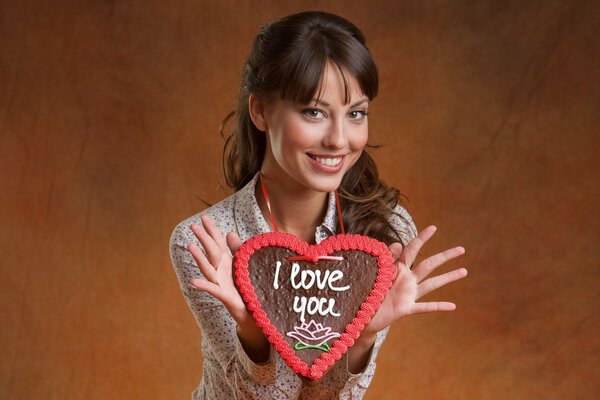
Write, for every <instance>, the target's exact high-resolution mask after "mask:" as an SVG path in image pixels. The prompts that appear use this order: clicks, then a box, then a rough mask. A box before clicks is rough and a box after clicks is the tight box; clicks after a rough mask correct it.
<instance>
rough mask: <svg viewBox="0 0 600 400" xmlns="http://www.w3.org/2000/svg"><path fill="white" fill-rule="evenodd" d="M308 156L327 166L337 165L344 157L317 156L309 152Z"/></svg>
mask: <svg viewBox="0 0 600 400" xmlns="http://www.w3.org/2000/svg"><path fill="white" fill-rule="evenodd" d="M309 156H310V158H312V159H313V160H315V161H317V162H318V163H319V164H321V165H325V166H327V167H337V166H338V165H339V163H340V162H342V159H343V158H344V157H319V156H315V155H312V154H309Z"/></svg>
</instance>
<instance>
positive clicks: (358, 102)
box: [312, 97, 369, 108]
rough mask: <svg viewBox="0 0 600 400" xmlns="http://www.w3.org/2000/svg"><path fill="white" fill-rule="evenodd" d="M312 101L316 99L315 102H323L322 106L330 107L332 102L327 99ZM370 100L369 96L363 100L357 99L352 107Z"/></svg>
mask: <svg viewBox="0 0 600 400" xmlns="http://www.w3.org/2000/svg"><path fill="white" fill-rule="evenodd" d="M312 101H314V102H315V103H317V104H321V105H322V106H325V107H329V106H330V104H329V103H328V102H326V101H323V100H317V99H312ZM368 101H369V99H368V98H367V97H365V98H363V99H362V100H359V101H357V102H356V103H354V104H352V105H350V108H352V107H356V106H359V105H361V104H362V103H365V102H368Z"/></svg>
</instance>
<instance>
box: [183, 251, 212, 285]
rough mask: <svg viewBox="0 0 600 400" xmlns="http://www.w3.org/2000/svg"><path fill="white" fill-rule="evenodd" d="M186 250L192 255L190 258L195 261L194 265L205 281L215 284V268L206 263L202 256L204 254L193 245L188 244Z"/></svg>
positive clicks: (206, 260)
mask: <svg viewBox="0 0 600 400" xmlns="http://www.w3.org/2000/svg"><path fill="white" fill-rule="evenodd" d="M187 249H188V251H189V252H190V253H192V257H194V260H196V264H197V265H198V268H199V269H200V272H201V273H202V275H204V277H206V279H208V280H209V281H211V282H215V281H216V279H217V271H216V270H215V267H214V266H213V265H212V264H211V263H210V262H209V261H208V259H207V258H206V256H205V255H204V252H203V251H202V250H200V248H199V247H198V246H196V245H195V244H194V243H189V244H188V246H187Z"/></svg>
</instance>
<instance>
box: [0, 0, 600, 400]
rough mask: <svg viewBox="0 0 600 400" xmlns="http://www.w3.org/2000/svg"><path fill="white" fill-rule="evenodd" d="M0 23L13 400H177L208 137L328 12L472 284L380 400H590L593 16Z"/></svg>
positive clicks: (514, 6) (408, 12)
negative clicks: (186, 226)
mask: <svg viewBox="0 0 600 400" xmlns="http://www.w3.org/2000/svg"><path fill="white" fill-rule="evenodd" d="M424 3H425V4H422V2H417V1H368V2H367V1H359V2H354V1H353V2H350V1H325V2H323V1H320V2H316V1H307V2H304V3H302V4H301V5H287V4H284V3H283V2H278V1H255V2H250V1H198V0H195V1H192V0H188V1H184V0H179V1H171V2H164V1H158V0H148V1H138V2H134V1H90V0H88V1H82V0H72V1H60V2H56V1H41V0H40V1H34V0H29V1H15V2H8V1H4V2H2V5H0V12H1V14H0V33H1V35H0V46H1V48H0V221H1V224H0V252H1V271H2V276H1V287H0V299H1V304H2V309H1V310H2V315H1V321H2V322H1V325H2V328H1V330H0V340H1V344H2V349H1V351H0V397H2V398H5V399H33V398H43V399H61V400H62V399H108V398H119V399H120V398H127V399H146V398H156V399H176V398H177V399H184V398H189V396H190V392H191V391H192V389H193V388H194V387H195V385H197V383H198V381H199V379H200V375H201V364H202V357H201V351H200V333H199V331H198V329H197V327H196V324H195V322H194V320H193V317H192V315H191V313H190V312H189V310H188V309H187V306H186V305H185V303H184V300H183V298H182V296H181V293H180V291H179V287H178V285H177V281H176V278H175V275H174V273H173V270H172V266H171V264H170V260H169V255H168V240H169V235H170V233H171V230H172V228H173V227H174V226H175V224H176V223H178V222H179V221H181V220H182V219H184V218H186V217H188V216H190V215H192V214H194V213H197V212H199V211H200V210H201V209H203V208H204V205H203V204H202V202H201V201H199V199H198V198H199V197H202V198H204V199H207V200H208V201H211V202H215V201H217V200H219V199H221V198H223V197H224V196H226V195H227V194H228V192H227V191H226V190H225V189H223V188H221V187H220V185H222V179H221V175H220V165H219V161H220V156H221V153H220V152H221V146H222V141H221V139H220V137H219V136H218V134H217V128H218V125H219V123H220V121H221V119H222V118H223V117H224V115H225V114H226V113H227V112H228V111H230V110H232V109H233V106H234V102H235V99H236V91H237V84H238V76H239V73H240V68H241V64H242V61H243V59H244V57H245V56H246V55H247V54H248V51H249V46H250V43H251V40H252V38H253V36H254V35H255V34H256V32H257V30H258V28H259V27H260V26H261V25H263V24H264V23H266V22H267V21H269V20H272V19H274V18H277V17H280V16H283V15H286V14H289V13H292V12H296V11H300V10H306V9H313V8H319V9H322V10H327V11H332V12H335V13H340V14H342V15H344V16H346V17H347V18H348V19H350V20H351V21H353V22H355V23H356V24H357V25H358V26H359V27H361V29H362V30H363V31H364V32H365V34H366V36H367V39H368V44H369V47H370V49H371V50H372V52H373V53H374V56H375V58H376V61H377V62H378V66H379V68H380V73H381V82H382V87H381V93H380V96H379V97H378V98H377V99H376V101H375V102H374V103H373V104H372V106H373V107H372V108H371V111H372V113H371V117H370V120H371V125H370V128H371V135H372V139H373V141H375V142H380V143H383V144H384V145H385V147H384V148H383V149H380V150H378V151H376V152H375V153H374V154H375V157H376V159H377V161H378V163H379V165H380V168H381V172H382V175H383V177H384V178H385V180H386V181H387V182H388V183H390V184H393V185H395V186H397V187H399V188H400V189H401V191H402V192H403V193H405V194H406V195H407V196H408V197H409V199H410V203H408V209H409V211H410V212H411V213H412V214H413V216H414V219H415V222H416V224H417V226H418V227H419V229H422V228H424V227H425V226H427V225H428V224H432V223H433V224H436V225H437V226H438V228H439V229H438V233H437V234H436V235H435V237H434V238H433V239H432V240H431V242H430V243H429V244H428V246H427V247H426V250H427V251H426V253H428V254H433V253H434V252H437V251H441V250H443V249H445V248H448V247H451V246H455V245H459V244H460V245H463V246H465V248H466V249H467V253H466V255H465V256H463V257H461V258H460V259H459V260H455V261H453V262H452V263H450V265H448V266H447V267H446V268H445V269H444V270H447V269H449V268H451V267H458V266H467V267H469V269H470V275H469V277H468V278H467V279H466V280H465V281H463V282H460V283H455V284H453V285H451V287H448V288H445V289H444V290H440V291H439V293H437V294H436V295H433V294H432V295H430V296H429V298H431V299H433V298H435V299H449V300H454V301H456V302H457V304H458V310H457V311H455V312H453V313H448V314H443V315H440V314H437V315H431V314H429V315H421V316H414V317H409V318H406V319H405V320H402V321H399V322H398V323H396V325H395V326H394V328H393V331H392V333H391V334H390V336H389V339H388V341H387V343H386V344H385V346H384V348H383V351H382V353H381V355H380V357H379V362H378V372H377V374H376V377H375V380H374V382H373V384H372V386H371V389H370V391H369V394H368V396H367V398H368V399H404V398H410V399H415V400H416V399H533V398H536V399H541V398H545V399H563V398H569V399H591V398H595V397H596V396H598V395H599V394H600V384H599V382H600V379H599V378H600V377H599V374H598V355H599V353H600V351H599V350H600V349H599V340H598V334H599V332H598V326H599V324H598V323H599V317H598V312H597V311H598V291H597V287H598V284H599V283H600V282H599V281H600V280H599V272H598V271H599V265H598V261H599V259H600V257H599V251H598V245H597V241H598V239H599V235H598V233H599V231H600V230H599V220H600V219H599V218H598V212H597V209H598V206H599V203H598V198H599V196H600V193H599V190H598V184H597V182H598V171H599V162H598V160H597V158H596V157H597V154H598V144H599V138H598V132H599V129H600V119H599V115H600V114H599V110H600V107H599V106H600V84H599V82H600V58H599V52H598V49H600V41H599V34H600V31H599V28H598V27H599V26H600V18H599V17H600V7H599V6H600V3H598V2H595V1H566V0H565V1H546V2H537V1H526V2H522V1H503V2H498V1H491V0H490V1H435V2H424Z"/></svg>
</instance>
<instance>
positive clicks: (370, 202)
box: [220, 11, 407, 245]
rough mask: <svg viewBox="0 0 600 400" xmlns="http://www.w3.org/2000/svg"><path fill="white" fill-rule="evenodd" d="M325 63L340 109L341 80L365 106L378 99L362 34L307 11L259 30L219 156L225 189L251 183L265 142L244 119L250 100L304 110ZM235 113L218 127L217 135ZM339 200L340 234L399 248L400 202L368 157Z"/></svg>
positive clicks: (346, 182)
mask: <svg viewBox="0 0 600 400" xmlns="http://www.w3.org/2000/svg"><path fill="white" fill-rule="evenodd" d="M327 61H331V62H333V63H334V64H335V65H336V66H337V67H338V69H339V70H340V72H341V74H342V77H343V80H344V86H345V100H344V101H345V104H347V103H348V102H349V101H350V99H349V87H348V86H349V85H348V80H347V77H346V73H350V74H351V75H352V76H353V77H354V78H356V80H357V82H358V84H359V86H360V88H361V90H362V92H363V93H364V94H365V95H366V96H367V97H368V98H369V100H372V99H373V98H374V97H375V96H376V95H377V90H378V86H379V82H378V74H377V67H376V66H375V63H374V62H373V58H372V57H371V54H370V53H369V50H368V49H367V47H366V44H365V38H364V36H363V34H362V32H361V31H360V30H359V29H358V28H357V27H356V26H354V25H353V24H352V23H350V22H348V21H347V20H346V19H344V18H342V17H339V16H337V15H334V14H330V13H325V12H319V11H307V12H302V13H298V14H293V15H290V16H287V17H285V18H282V19H280V20H279V21H277V22H274V23H269V24H267V25H265V26H263V27H262V28H261V30H260V33H259V34H258V36H257V37H256V38H255V40H254V43H253V46H252V51H251V53H250V56H249V57H248V59H247V61H246V63H245V65H244V68H243V71H242V80H241V86H240V94H239V99H238V105H237V111H235V127H234V129H233V132H232V133H231V135H229V136H228V137H227V138H226V140H225V145H224V150H223V172H224V174H225V181H226V182H227V184H228V185H229V186H230V187H232V188H233V189H235V190H236V191H237V190H240V189H241V188H243V187H244V186H245V185H246V184H247V183H248V182H249V181H250V180H252V178H253V177H254V175H255V174H256V173H257V172H258V171H259V170H260V168H261V165H262V161H263V157H264V153H265V148H266V139H265V136H264V135H263V134H261V132H260V131H259V130H258V129H257V128H256V126H255V125H254V123H253V122H252V120H251V119H250V114H249V111H248V98H249V96H250V94H251V93H253V94H254V95H255V96H257V97H259V98H262V99H264V100H267V99H272V96H273V95H277V94H278V95H279V98H280V99H284V100H291V101H294V102H299V103H302V104H308V103H309V102H310V101H311V100H312V99H313V97H314V95H315V94H316V93H317V90H319V91H320V83H321V77H322V76H323V71H324V70H325V67H326V63H327ZM319 96H320V93H319V94H318V96H317V97H319ZM233 114H234V113H233V112H232V113H230V114H229V115H228V116H227V117H226V118H225V120H224V121H223V124H222V125H221V128H220V131H221V134H223V125H224V124H225V122H226V121H227V120H228V119H229V118H230V117H231V116H232V115H233ZM367 147H371V148H373V147H377V146H372V145H367ZM338 193H339V195H340V200H341V205H342V214H343V222H344V227H345V229H346V232H348V233H358V234H362V235H368V236H371V237H374V238H376V239H378V240H381V241H383V242H385V243H387V244H388V245H389V244H391V243H393V242H396V241H398V240H400V241H402V237H401V236H400V234H399V232H398V231H396V230H395V229H394V227H393V226H392V225H391V224H390V223H389V222H388V218H387V217H388V216H389V214H390V213H392V212H393V209H394V207H395V206H396V204H397V203H398V201H399V196H401V194H400V191H399V190H398V189H396V188H392V187H388V186H387V185H385V184H384V183H383V182H382V181H381V179H379V173H378V171H377V166H376V165H375V162H374V161H373V159H372V158H371V156H370V155H369V154H368V153H367V152H366V151H363V152H362V154H361V156H360V157H359V159H358V160H357V162H356V163H355V165H353V166H352V168H350V170H349V171H348V172H347V173H346V174H345V175H344V178H343V179H342V183H341V185H340V187H339V189H338ZM398 216H399V217H400V218H401V219H403V220H404V221H405V222H407V221H406V220H405V219H404V218H403V216H401V215H398ZM338 231H339V226H338ZM402 244H403V245H406V243H402Z"/></svg>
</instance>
